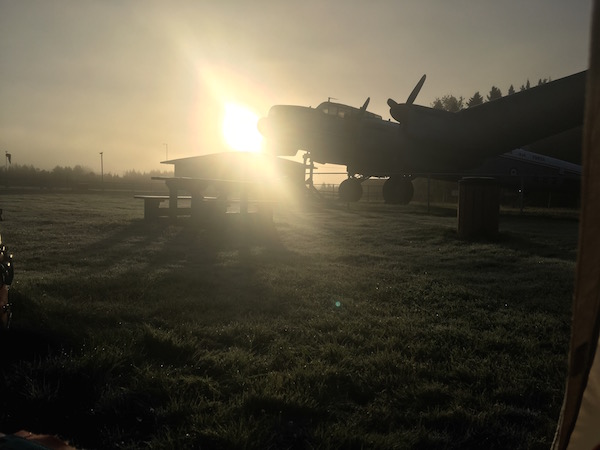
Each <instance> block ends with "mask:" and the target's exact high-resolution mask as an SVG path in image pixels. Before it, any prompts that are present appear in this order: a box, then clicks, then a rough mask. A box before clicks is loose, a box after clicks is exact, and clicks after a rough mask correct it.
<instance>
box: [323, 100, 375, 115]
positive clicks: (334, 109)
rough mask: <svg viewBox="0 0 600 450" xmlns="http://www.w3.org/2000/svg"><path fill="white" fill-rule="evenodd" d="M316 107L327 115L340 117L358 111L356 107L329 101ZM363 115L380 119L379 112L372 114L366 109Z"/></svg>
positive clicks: (355, 113)
mask: <svg viewBox="0 0 600 450" xmlns="http://www.w3.org/2000/svg"><path fill="white" fill-rule="evenodd" d="M317 109H320V110H321V111H323V113H324V114H327V115H328V116H337V117H340V118H342V119H344V118H346V117H350V116H355V115H357V114H358V112H359V109H358V108H353V107H352V106H348V105H341V104H338V103H331V102H323V103H321V104H320V105H319V106H317ZM365 116H366V117H369V118H371V119H381V116H380V115H379V114H374V113H372V112H368V111H365Z"/></svg>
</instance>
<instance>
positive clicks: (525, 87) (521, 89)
mask: <svg viewBox="0 0 600 450" xmlns="http://www.w3.org/2000/svg"><path fill="white" fill-rule="evenodd" d="M530 87H531V84H530V83H529V79H527V84H522V85H521V88H520V89H519V90H520V91H525V90H527V89H529V88H530Z"/></svg>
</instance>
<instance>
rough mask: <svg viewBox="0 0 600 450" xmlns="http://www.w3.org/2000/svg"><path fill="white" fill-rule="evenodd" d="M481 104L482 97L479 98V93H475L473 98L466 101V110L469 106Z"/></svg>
mask: <svg viewBox="0 0 600 450" xmlns="http://www.w3.org/2000/svg"><path fill="white" fill-rule="evenodd" d="M483 102H484V100H483V97H482V96H481V94H480V93H479V91H477V92H475V93H474V94H473V97H471V98H470V99H469V100H468V101H467V108H470V107H471V106H477V105H481V104H483Z"/></svg>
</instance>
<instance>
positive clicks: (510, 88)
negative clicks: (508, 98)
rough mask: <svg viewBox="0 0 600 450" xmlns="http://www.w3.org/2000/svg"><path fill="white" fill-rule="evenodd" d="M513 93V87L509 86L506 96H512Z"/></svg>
mask: <svg viewBox="0 0 600 450" xmlns="http://www.w3.org/2000/svg"><path fill="white" fill-rule="evenodd" d="M514 93H515V87H514V86H513V85H512V84H511V85H510V87H509V88H508V95H513V94H514Z"/></svg>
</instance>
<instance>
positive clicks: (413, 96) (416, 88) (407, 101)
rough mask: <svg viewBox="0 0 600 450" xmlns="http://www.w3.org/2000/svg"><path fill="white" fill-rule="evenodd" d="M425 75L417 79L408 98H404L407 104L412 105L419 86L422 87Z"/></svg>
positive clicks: (419, 88)
mask: <svg viewBox="0 0 600 450" xmlns="http://www.w3.org/2000/svg"><path fill="white" fill-rule="evenodd" d="M425 77H426V75H423V76H422V77H421V79H420V80H419V82H418V83H417V85H416V86H415V88H414V89H413V90H412V92H411V93H410V95H409V96H408V99H407V100H406V103H407V104H408V105H412V104H413V103H414V101H415V99H416V98H417V95H419V91H420V90H421V88H422V87H423V84H424V83H425Z"/></svg>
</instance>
